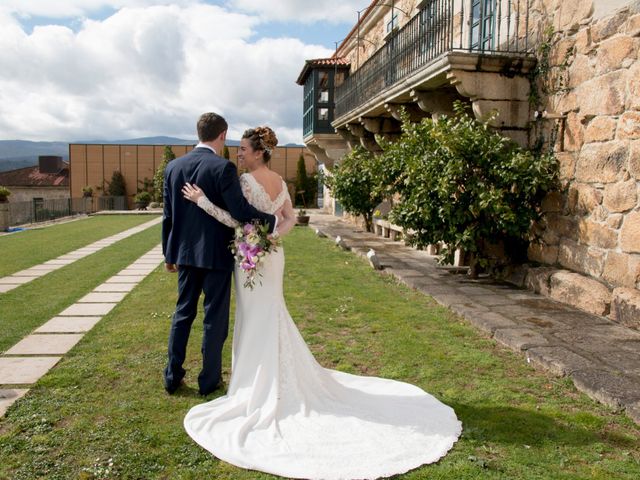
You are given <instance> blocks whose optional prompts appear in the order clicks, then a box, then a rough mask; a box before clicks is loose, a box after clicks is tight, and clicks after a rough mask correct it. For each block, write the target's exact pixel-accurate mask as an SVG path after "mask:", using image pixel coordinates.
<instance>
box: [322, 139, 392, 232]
mask: <svg viewBox="0 0 640 480" xmlns="http://www.w3.org/2000/svg"><path fill="white" fill-rule="evenodd" d="M381 170H382V168H381V159H380V157H379V156H376V155H373V154H372V153H370V152H368V151H367V150H365V149H364V148H362V147H360V146H357V147H356V148H354V149H353V150H351V152H349V153H348V154H347V155H345V156H344V157H343V158H342V160H340V163H339V164H338V165H337V166H336V167H334V169H333V172H332V174H331V175H327V176H326V177H325V183H326V185H327V187H329V188H330V189H331V193H332V195H333V197H334V198H335V199H336V200H338V201H339V202H340V203H341V204H342V206H343V208H344V209H345V210H346V211H347V212H349V213H350V214H352V215H362V216H363V217H364V221H365V225H366V227H367V230H368V231H372V227H373V212H374V210H375V209H376V207H377V206H378V204H379V203H380V202H381V201H382V200H383V198H384V196H383V193H382V192H381V188H380V185H381V183H382V175H381Z"/></svg>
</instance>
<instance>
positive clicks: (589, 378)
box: [571, 369, 640, 410]
mask: <svg viewBox="0 0 640 480" xmlns="http://www.w3.org/2000/svg"><path fill="white" fill-rule="evenodd" d="M571 379H572V380H573V384H574V385H575V386H576V388H577V389H578V390H580V391H581V392H584V393H586V394H587V395H588V396H589V397H591V398H593V399H595V400H597V401H599V402H601V403H604V404H605V405H608V406H609V407H611V408H614V409H616V410H621V409H624V408H626V407H627V406H628V407H634V406H636V405H637V404H638V402H640V387H638V384H639V383H640V382H639V381H638V379H635V378H634V379H630V378H626V377H625V376H622V375H620V376H617V375H616V373H615V372H612V371H609V370H595V369H589V370H578V371H575V372H573V373H571Z"/></svg>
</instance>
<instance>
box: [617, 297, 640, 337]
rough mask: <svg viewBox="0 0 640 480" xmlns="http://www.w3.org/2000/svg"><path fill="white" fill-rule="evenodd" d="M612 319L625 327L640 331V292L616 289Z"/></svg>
mask: <svg viewBox="0 0 640 480" xmlns="http://www.w3.org/2000/svg"><path fill="white" fill-rule="evenodd" d="M611 317H612V318H613V319H614V320H615V321H616V322H619V323H621V324H622V325H624V326H625V327H630V328H634V329H636V330H640V291H638V290H636V289H634V288H616V289H614V290H613V300H612V302H611Z"/></svg>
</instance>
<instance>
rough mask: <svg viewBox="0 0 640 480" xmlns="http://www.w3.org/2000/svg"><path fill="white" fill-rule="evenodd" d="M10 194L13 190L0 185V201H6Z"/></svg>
mask: <svg viewBox="0 0 640 480" xmlns="http://www.w3.org/2000/svg"><path fill="white" fill-rule="evenodd" d="M9 195H11V190H9V189H8V188H7V187H2V186H0V202H4V201H6V200H7V198H8V197H9Z"/></svg>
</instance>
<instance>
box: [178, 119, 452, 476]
mask: <svg viewBox="0 0 640 480" xmlns="http://www.w3.org/2000/svg"><path fill="white" fill-rule="evenodd" d="M276 145H277V139H276V136H275V134H274V132H273V131H272V130H271V129H270V128H269V127H259V128H255V129H250V130H247V131H246V132H245V133H244V135H243V137H242V141H241V143H240V147H239V151H238V160H239V161H240V162H244V165H245V167H246V168H247V169H248V170H249V172H250V173H245V174H243V175H242V177H241V179H240V183H241V185H242V189H243V193H244V195H245V197H246V198H247V200H248V201H249V203H251V204H252V205H253V206H254V207H256V208H257V209H259V210H262V211H264V212H268V213H274V212H276V211H277V210H279V209H280V208H282V209H283V216H284V221H283V222H281V223H280V224H278V227H277V229H278V232H279V234H280V235H284V234H286V233H287V232H288V231H289V230H290V229H291V228H292V226H293V225H294V223H295V218H294V214H293V207H292V204H291V199H290V197H289V194H288V193H287V188H286V184H285V183H284V181H283V180H282V179H281V178H280V177H279V176H278V175H277V174H276V173H274V172H272V171H270V170H269V168H268V167H267V162H268V161H269V160H270V157H271V152H272V151H273V148H274V147H275V146H276ZM183 194H184V195H185V198H187V199H189V200H191V201H193V202H195V203H197V204H198V206H200V207H201V208H203V209H204V210H205V211H206V212H207V213H209V214H210V215H212V216H214V217H215V218H216V219H217V220H219V221H221V222H222V223H225V224H226V225H228V226H231V227H235V226H237V225H238V223H237V222H236V221H235V220H233V218H231V217H230V215H229V214H228V212H226V211H225V210H222V209H220V208H218V207H217V206H215V205H213V204H212V203H211V202H210V201H209V200H208V199H207V197H206V196H205V195H204V194H203V192H202V191H201V190H200V189H199V188H198V187H197V186H195V185H189V184H187V185H185V187H184V189H183ZM262 267H263V269H262V271H261V273H262V279H261V280H262V283H261V284H256V286H255V287H254V289H253V290H251V289H248V288H243V286H242V285H243V284H244V281H245V279H246V278H245V275H246V274H245V273H244V271H243V270H241V269H240V268H238V267H237V266H236V268H235V273H234V277H235V288H236V302H237V305H236V315H235V327H234V334H233V354H232V368H231V379H230V382H229V388H228V391H227V394H226V395H225V396H223V397H220V398H217V399H215V400H213V401H210V402H207V403H203V404H200V405H197V406H195V407H193V408H192V409H191V410H190V411H189V412H188V413H187V415H186V417H185V419H184V427H185V429H186V431H187V433H188V434H189V435H190V436H191V437H192V438H193V439H194V440H195V441H196V442H197V443H198V444H200V445H201V446H202V447H203V448H205V449H207V450H208V451H210V452H211V453H213V454H214V455H215V456H216V457H218V458H220V459H222V460H224V461H226V462H229V463H231V464H233V465H237V466H239V467H242V468H247V469H252V470H260V471H263V472H268V473H272V474H276V475H281V476H284V477H292V478H309V479H361V478H366V479H374V478H379V477H388V476H391V475H395V474H398V473H403V472H406V471H408V470H411V469H413V468H416V467H418V466H420V465H423V464H427V463H433V462H436V461H437V460H438V459H439V458H441V457H443V456H444V455H445V454H446V453H447V451H449V449H451V447H452V446H453V444H454V443H455V442H456V441H457V439H458V437H459V435H460V432H461V429H462V426H461V423H460V422H459V421H458V419H457V418H456V415H455V413H454V411H453V410H452V409H451V408H450V407H448V406H447V405H444V404H442V403H441V402H439V401H438V400H437V399H436V398H434V397H433V396H431V395H429V394H428V393H426V392H424V391H423V390H421V389H420V388H418V387H416V386H413V385H409V384H407V383H402V382H397V381H393V380H387V379H383V378H376V377H362V376H356V375H351V374H347V373H343V372H339V371H336V370H329V369H326V368H323V367H322V366H321V365H320V364H319V363H318V362H317V361H316V360H315V358H314V357H313V355H312V354H311V352H310V351H309V349H308V347H307V345H306V343H305V341H304V339H303V338H302V336H301V335H300V333H299V332H298V329H297V327H296V325H295V323H294V322H293V320H292V319H291V317H290V316H289V313H288V311H287V307H286V305H285V301H284V297H283V283H282V282H283V272H284V252H283V250H282V247H279V248H278V250H277V251H276V252H273V253H271V254H269V255H268V257H267V259H266V261H265V263H264V264H263V266H262Z"/></svg>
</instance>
